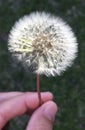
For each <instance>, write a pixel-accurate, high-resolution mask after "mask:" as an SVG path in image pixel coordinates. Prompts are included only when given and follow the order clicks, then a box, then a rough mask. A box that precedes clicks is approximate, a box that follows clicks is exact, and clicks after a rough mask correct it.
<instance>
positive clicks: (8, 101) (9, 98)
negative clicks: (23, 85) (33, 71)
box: [0, 92, 57, 130]
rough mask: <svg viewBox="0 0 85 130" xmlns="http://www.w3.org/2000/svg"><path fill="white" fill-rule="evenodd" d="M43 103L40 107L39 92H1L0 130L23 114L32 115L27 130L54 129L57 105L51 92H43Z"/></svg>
mask: <svg viewBox="0 0 85 130" xmlns="http://www.w3.org/2000/svg"><path fill="white" fill-rule="evenodd" d="M41 97H42V102H43V104H42V105H41V106H40V107H39V105H38V104H39V100H38V96H37V93H33V92H6V93H2V92H1V93H0V130H2V129H3V127H4V126H5V125H6V123H7V122H8V121H10V120H11V119H13V118H15V117H17V116H20V115H23V114H28V115H30V116H31V117H30V120H29V122H28V124H27V126H26V130H52V126H53V121H54V118H55V114H56V112H57V106H56V104H55V103H54V102H53V101H52V100H53V95H52V94H51V93H49V92H43V93H41Z"/></svg>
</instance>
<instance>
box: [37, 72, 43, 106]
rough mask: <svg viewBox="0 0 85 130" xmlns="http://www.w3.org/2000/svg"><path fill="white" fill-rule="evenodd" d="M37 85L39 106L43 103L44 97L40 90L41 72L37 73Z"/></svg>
mask: <svg viewBox="0 0 85 130" xmlns="http://www.w3.org/2000/svg"><path fill="white" fill-rule="evenodd" d="M36 87H37V93H38V99H39V106H41V105H42V99H41V92H40V75H39V74H37V84H36Z"/></svg>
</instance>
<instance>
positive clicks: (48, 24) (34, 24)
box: [8, 12, 77, 76]
mask: <svg viewBox="0 0 85 130" xmlns="http://www.w3.org/2000/svg"><path fill="white" fill-rule="evenodd" d="M8 47H9V50H10V52H11V53H12V54H13V56H15V57H17V59H18V60H19V61H21V62H22V63H23V65H24V66H25V65H26V66H28V69H31V71H33V72H35V73H38V74H45V75H47V76H50V75H52V76H55V75H56V74H57V75H60V73H61V72H63V71H65V70H66V68H67V67H68V66H70V65H71V64H72V62H73V60H74V59H75V57H76V53H77V40H76V38H75V35H74V33H73V31H72V29H71V28H70V27H69V26H68V25H67V24H66V23H65V22H64V21H63V20H62V19H61V18H59V17H56V16H52V15H51V14H49V13H45V12H35V13H31V14H30V15H27V16H24V17H22V18H21V19H20V20H19V21H18V22H16V23H15V25H14V26H13V28H12V30H11V31H10V35H9V44H8Z"/></svg>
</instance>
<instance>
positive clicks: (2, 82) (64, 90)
mask: <svg viewBox="0 0 85 130" xmlns="http://www.w3.org/2000/svg"><path fill="white" fill-rule="evenodd" d="M33 11H47V12H51V13H53V14H55V15H57V16H60V17H62V18H63V19H64V20H65V21H67V23H68V24H69V25H70V26H71V27H72V28H73V30H74V32H75V34H76V37H77V39H78V43H79V45H78V56H77V58H76V60H75V62H74V64H73V65H72V67H70V68H69V69H68V70H67V71H66V72H64V73H63V74H62V75H61V76H58V77H57V76H56V77H55V78H54V77H50V78H47V77H45V76H41V86H42V91H51V92H52V93H53V94H54V100H55V102H56V103H57V105H58V107H59V112H58V115H57V116H56V121H55V124H54V128H53V130H85V0H5V1H4V0H0V91H1V92H2V91H4V92H6V91H35V90H36V89H35V82H36V77H35V75H30V74H27V73H26V72H25V71H24V70H23V68H22V67H20V66H18V65H15V64H14V63H13V62H11V60H10V59H11V56H10V54H9V52H8V48H7V44H8V43H7V39H8V34H9V31H10V29H11V27H12V26H13V24H14V22H15V21H16V20H18V19H19V18H20V17H21V16H23V15H25V14H29V13H30V12H33ZM27 120H28V117H27V116H21V117H19V118H15V119H14V120H12V121H11V124H10V130H11V129H12V130H15V129H16V130H18V129H21V130H24V129H25V126H26V123H27Z"/></svg>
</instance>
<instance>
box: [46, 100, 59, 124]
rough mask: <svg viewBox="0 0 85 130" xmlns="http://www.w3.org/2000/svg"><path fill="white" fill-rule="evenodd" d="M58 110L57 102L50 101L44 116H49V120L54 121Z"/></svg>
mask: <svg viewBox="0 0 85 130" xmlns="http://www.w3.org/2000/svg"><path fill="white" fill-rule="evenodd" d="M56 112H57V106H56V104H55V103H53V102H50V103H48V104H46V106H45V109H44V116H45V117H46V118H48V120H50V121H52V122H53V121H54V120H55V115H56Z"/></svg>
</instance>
